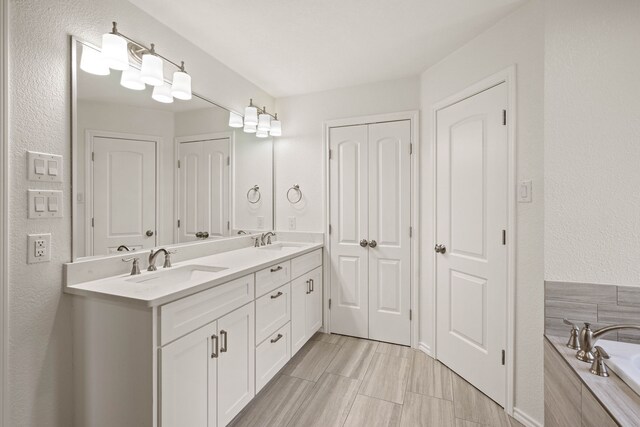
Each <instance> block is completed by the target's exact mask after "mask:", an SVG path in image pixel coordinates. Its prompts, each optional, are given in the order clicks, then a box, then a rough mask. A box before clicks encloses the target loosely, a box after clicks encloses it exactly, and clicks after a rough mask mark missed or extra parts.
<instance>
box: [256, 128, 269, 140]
mask: <svg viewBox="0 0 640 427" xmlns="http://www.w3.org/2000/svg"><path fill="white" fill-rule="evenodd" d="M256 136H257V137H258V138H266V137H268V136H269V132H268V131H266V130H258V131H257V132H256Z"/></svg>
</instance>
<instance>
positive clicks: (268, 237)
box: [260, 231, 276, 246]
mask: <svg viewBox="0 0 640 427" xmlns="http://www.w3.org/2000/svg"><path fill="white" fill-rule="evenodd" d="M275 235H276V233H274V232H273V231H268V232H266V233H262V235H261V236H260V246H264V245H270V244H271V237H272V236H273V237H275ZM265 239H266V241H265Z"/></svg>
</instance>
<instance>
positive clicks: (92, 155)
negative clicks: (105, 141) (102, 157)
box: [91, 151, 96, 162]
mask: <svg viewBox="0 0 640 427" xmlns="http://www.w3.org/2000/svg"><path fill="white" fill-rule="evenodd" d="M91 161H92V162H95V161H96V153H95V151H92V152H91Z"/></svg>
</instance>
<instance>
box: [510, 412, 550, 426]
mask: <svg viewBox="0 0 640 427" xmlns="http://www.w3.org/2000/svg"><path fill="white" fill-rule="evenodd" d="M513 418H515V419H516V420H517V421H520V422H521V423H522V424H524V425H525V426H527V427H542V426H543V425H544V424H543V423H541V422H539V421H538V420H536V419H535V418H533V417H532V416H531V415H529V414H527V413H526V412H524V411H523V410H521V409H519V408H513Z"/></svg>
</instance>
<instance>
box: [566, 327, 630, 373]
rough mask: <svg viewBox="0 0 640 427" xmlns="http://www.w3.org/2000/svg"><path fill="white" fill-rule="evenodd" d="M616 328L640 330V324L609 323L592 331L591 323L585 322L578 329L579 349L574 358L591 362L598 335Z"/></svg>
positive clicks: (593, 358) (593, 357)
mask: <svg viewBox="0 0 640 427" xmlns="http://www.w3.org/2000/svg"><path fill="white" fill-rule="evenodd" d="M618 329H638V330H640V325H632V324H621V325H611V326H605V327H604V328H600V329H598V330H596V331H594V330H592V329H591V323H588V322H585V323H584V327H583V328H582V329H581V330H580V335H579V337H578V340H579V342H580V350H579V351H578V354H576V358H577V359H578V360H582V361H583V362H588V363H593V361H594V360H595V359H596V357H595V355H594V354H593V349H594V348H595V346H596V341H598V340H599V339H600V337H601V336H602V335H604V334H606V333H607V332H611V331H617V330H618Z"/></svg>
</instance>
